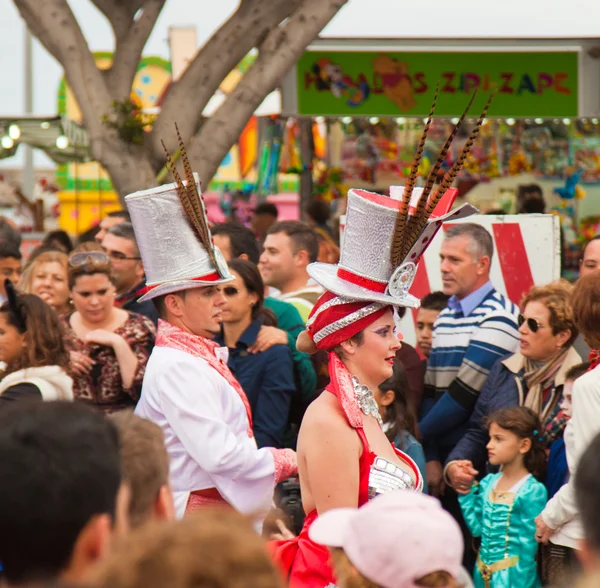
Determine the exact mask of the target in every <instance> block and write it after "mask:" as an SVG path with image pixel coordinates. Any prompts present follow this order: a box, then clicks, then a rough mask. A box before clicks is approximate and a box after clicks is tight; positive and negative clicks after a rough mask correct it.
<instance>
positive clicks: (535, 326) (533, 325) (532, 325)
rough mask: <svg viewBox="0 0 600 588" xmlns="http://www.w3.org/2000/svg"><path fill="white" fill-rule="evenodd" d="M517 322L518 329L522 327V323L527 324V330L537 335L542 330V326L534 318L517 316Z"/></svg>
mask: <svg viewBox="0 0 600 588" xmlns="http://www.w3.org/2000/svg"><path fill="white" fill-rule="evenodd" d="M517 322H518V323H519V327H522V326H523V324H524V323H527V328H528V329H529V330H530V331H531V332H532V333H537V332H538V331H539V330H540V329H543V328H544V325H540V323H538V322H537V321H536V320H535V319H534V318H525V317H524V316H523V315H522V314H520V315H519V316H518V318H517Z"/></svg>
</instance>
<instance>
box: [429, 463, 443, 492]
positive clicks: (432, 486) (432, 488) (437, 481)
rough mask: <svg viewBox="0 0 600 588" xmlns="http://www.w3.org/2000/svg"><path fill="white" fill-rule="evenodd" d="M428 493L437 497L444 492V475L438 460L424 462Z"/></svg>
mask: <svg viewBox="0 0 600 588" xmlns="http://www.w3.org/2000/svg"><path fill="white" fill-rule="evenodd" d="M425 472H426V475H427V485H428V486H429V494H431V495H432V496H436V497H437V498H439V497H440V496H442V495H443V494H444V486H445V484H444V477H443V470H442V464H441V463H440V462H439V461H428V462H427V463H426V464H425Z"/></svg>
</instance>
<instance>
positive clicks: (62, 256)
mask: <svg viewBox="0 0 600 588" xmlns="http://www.w3.org/2000/svg"><path fill="white" fill-rule="evenodd" d="M43 263H58V264H60V266H61V267H62V268H63V269H64V270H65V281H66V280H67V278H68V274H69V257H68V255H67V254H66V253H63V252H62V251H43V252H42V253H40V254H39V255H36V256H35V257H34V258H33V259H31V260H30V261H28V262H27V263H26V264H25V269H24V270H23V273H22V274H21V279H20V280H19V290H20V291H21V292H23V293H24V294H33V292H32V291H31V288H32V285H33V276H34V274H35V271H36V269H37V268H38V267H39V266H40V265H42V264H43Z"/></svg>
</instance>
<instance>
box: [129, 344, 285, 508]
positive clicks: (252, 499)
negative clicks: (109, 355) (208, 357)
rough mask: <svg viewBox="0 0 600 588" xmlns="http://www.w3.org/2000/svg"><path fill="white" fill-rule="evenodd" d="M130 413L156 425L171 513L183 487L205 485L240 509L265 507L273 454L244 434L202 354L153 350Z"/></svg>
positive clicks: (235, 408)
mask: <svg viewBox="0 0 600 588" xmlns="http://www.w3.org/2000/svg"><path fill="white" fill-rule="evenodd" d="M220 351H221V350H217V353H219V352H220ZM135 413H136V414H137V415H138V416H140V417H142V418H145V419H148V420H150V421H153V422H154V423H156V424H157V425H159V426H160V427H161V429H162V430H163V433H164V436H165V445H166V447H167V452H168V454H169V458H170V477H171V485H172V488H173V496H174V500H175V510H176V513H177V516H178V517H182V516H183V514H184V513H185V508H186V505H187V502H188V498H189V495H190V492H192V491H194V490H203V489H206V488H216V489H217V490H218V491H219V492H220V493H221V496H223V498H224V499H225V500H226V501H227V502H228V503H229V504H231V505H232V506H233V507H234V508H235V509H236V510H238V511H239V512H241V513H244V514H262V515H264V514H266V512H267V511H268V510H269V508H270V507H271V504H272V498H273V489H274V485H275V462H274V459H273V455H272V454H271V451H270V450H269V449H266V448H264V449H257V446H256V441H255V440H254V437H248V417H247V413H246V408H245V406H244V403H243V402H242V400H241V399H240V397H239V395H238V393H237V392H236V391H235V389H234V388H233V387H232V386H231V385H230V384H229V383H228V382H227V381H226V380H225V378H223V377H222V376H221V375H220V374H219V373H218V372H217V371H216V370H215V369H213V368H212V367H210V366H209V365H208V363H207V362H206V361H205V360H204V359H202V358H200V357H196V356H194V355H191V354H189V353H185V352H184V351H180V350H178V349H172V348H167V347H155V348H154V350H153V351H152V354H151V355H150V359H149V360H148V365H147V367H146V373H145V376H144V383H143V386H142V396H141V399H140V401H139V402H138V405H137V408H136V409H135Z"/></svg>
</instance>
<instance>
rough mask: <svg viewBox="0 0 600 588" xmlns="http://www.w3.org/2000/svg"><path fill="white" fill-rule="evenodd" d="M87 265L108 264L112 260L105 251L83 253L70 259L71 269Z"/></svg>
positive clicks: (74, 254) (76, 254) (75, 254)
mask: <svg viewBox="0 0 600 588" xmlns="http://www.w3.org/2000/svg"><path fill="white" fill-rule="evenodd" d="M86 263H97V264H106V263H110V259H109V257H108V255H106V253H104V252H103V251H82V252H81V253H73V255H71V257H69V265H70V266H71V267H79V266H82V265H85V264H86Z"/></svg>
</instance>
